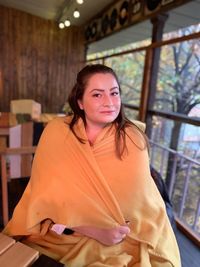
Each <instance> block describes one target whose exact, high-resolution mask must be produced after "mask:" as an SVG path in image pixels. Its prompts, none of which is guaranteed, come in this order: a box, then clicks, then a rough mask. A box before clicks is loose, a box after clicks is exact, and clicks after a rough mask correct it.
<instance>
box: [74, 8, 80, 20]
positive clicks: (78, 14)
mask: <svg viewBox="0 0 200 267" xmlns="http://www.w3.org/2000/svg"><path fill="white" fill-rule="evenodd" d="M73 16H74V17H75V18H79V17H80V12H79V11H78V9H77V8H76V9H75V10H74V13H73Z"/></svg>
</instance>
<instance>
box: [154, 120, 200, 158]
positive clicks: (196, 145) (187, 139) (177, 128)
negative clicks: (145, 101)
mask: <svg viewBox="0 0 200 267" xmlns="http://www.w3.org/2000/svg"><path fill="white" fill-rule="evenodd" d="M151 140H152V141H153V142H156V143H158V144H160V145H163V146H165V147H168V148H172V149H174V150H177V151H178V152H181V153H184V155H187V156H189V157H192V158H195V157H196V154H197V153H199V152H200V127H198V126H194V125H191V124H187V123H181V122H179V121H172V120H169V119H165V118H161V117H158V116H153V128H152V138H151Z"/></svg>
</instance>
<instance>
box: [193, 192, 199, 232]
mask: <svg viewBox="0 0 200 267" xmlns="http://www.w3.org/2000/svg"><path fill="white" fill-rule="evenodd" d="M199 217H200V197H199V200H198V203H197V211H196V215H195V219H194V223H193V226H192V228H193V229H194V230H195V231H196V232H198V230H197V222H198V220H199Z"/></svg>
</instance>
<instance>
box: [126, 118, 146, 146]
mask: <svg viewBox="0 0 200 267" xmlns="http://www.w3.org/2000/svg"><path fill="white" fill-rule="evenodd" d="M125 131H126V135H127V136H128V139H127V141H128V140H129V142H130V143H134V144H135V145H136V146H137V147H138V148H140V149H142V150H143V149H145V148H146V147H147V146H148V144H147V143H148V140H147V137H146V135H145V133H144V131H145V124H143V123H142V122H139V121H133V123H132V124H129V125H128V126H127V127H126V130H125Z"/></svg>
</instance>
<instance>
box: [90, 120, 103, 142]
mask: <svg viewBox="0 0 200 267" xmlns="http://www.w3.org/2000/svg"><path fill="white" fill-rule="evenodd" d="M104 127H105V125H102V126H100V125H88V124H87V125H86V134H87V137H88V141H89V143H90V145H93V144H94V142H95V140H96V138H97V136H98V134H99V133H100V132H101V131H102V129H103V128H104Z"/></svg>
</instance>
